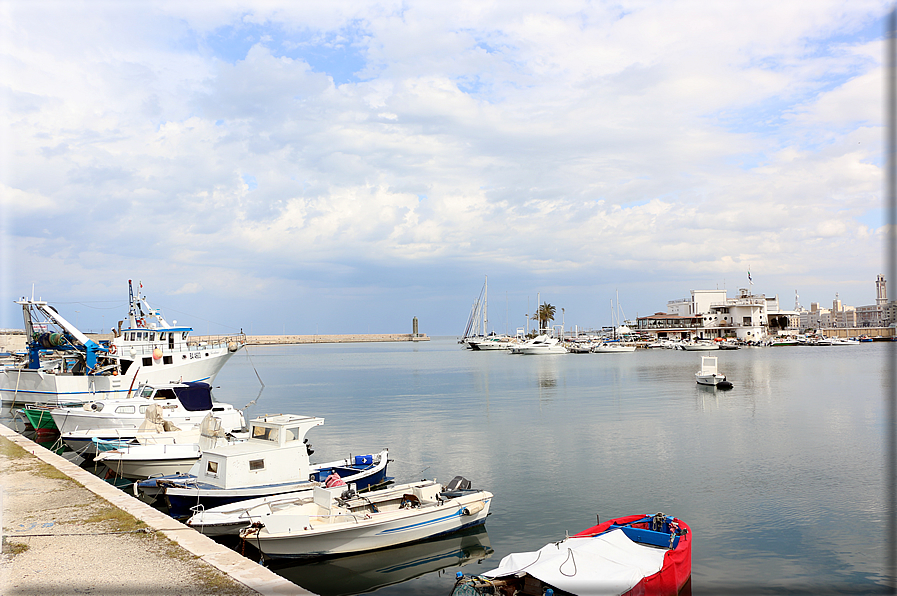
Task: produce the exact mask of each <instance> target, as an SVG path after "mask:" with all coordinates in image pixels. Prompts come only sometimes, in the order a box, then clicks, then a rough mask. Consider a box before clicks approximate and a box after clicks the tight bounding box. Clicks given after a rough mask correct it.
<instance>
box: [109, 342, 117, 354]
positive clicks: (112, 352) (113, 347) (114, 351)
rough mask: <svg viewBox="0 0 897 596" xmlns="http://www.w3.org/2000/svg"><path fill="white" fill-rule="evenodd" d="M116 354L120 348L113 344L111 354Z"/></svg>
mask: <svg viewBox="0 0 897 596" xmlns="http://www.w3.org/2000/svg"><path fill="white" fill-rule="evenodd" d="M116 352H118V346H116V345H115V344H112V345H111V346H109V353H110V354H115V353H116Z"/></svg>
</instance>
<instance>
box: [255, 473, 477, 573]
mask: <svg viewBox="0 0 897 596" xmlns="http://www.w3.org/2000/svg"><path fill="white" fill-rule="evenodd" d="M460 482H463V483H465V484H466V486H464V487H463V488H462V487H461V486H458V487H445V486H443V485H441V484H439V483H437V482H436V481H435V480H424V481H420V482H412V483H408V484H400V485H396V486H394V487H390V488H388V489H386V490H379V491H373V492H370V493H367V494H364V495H361V494H358V493H355V492H352V491H346V490H345V487H339V488H322V487H315V488H314V491H313V495H312V496H311V497H310V498H308V499H306V500H305V501H304V502H301V503H293V504H290V505H286V506H284V507H282V508H274V507H271V506H268V505H263V506H261V507H259V508H258V509H257V510H256V511H253V513H252V515H253V516H254V517H255V518H257V520H258V521H256V522H255V523H253V524H252V526H250V527H249V528H247V529H245V530H242V531H241V532H240V537H241V538H242V539H243V541H244V542H246V543H248V544H251V545H252V546H254V547H255V548H257V549H258V550H259V552H260V553H261V554H262V557H263V558H265V559H273V558H303V557H327V556H333V555H344V554H351V553H360V552H367V551H372V550H377V549H381V548H388V547H392V546H398V545H401V544H408V543H411V542H417V541H420V540H426V539H427V538H431V537H433V536H438V535H442V534H449V533H452V532H457V531H459V530H461V529H463V528H468V527H472V526H476V525H479V524H483V523H485V521H486V516H487V515H489V506H490V505H491V503H492V493H490V492H488V491H483V490H473V489H470V488H469V481H466V480H464V479H463V478H461V479H460Z"/></svg>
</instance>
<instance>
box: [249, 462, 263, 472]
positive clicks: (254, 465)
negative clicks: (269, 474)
mask: <svg viewBox="0 0 897 596" xmlns="http://www.w3.org/2000/svg"><path fill="white" fill-rule="evenodd" d="M264 469H265V460H263V459H251V460H249V471H250V472H252V471H254V470H264Z"/></svg>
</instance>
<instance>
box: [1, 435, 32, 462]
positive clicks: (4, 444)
mask: <svg viewBox="0 0 897 596" xmlns="http://www.w3.org/2000/svg"><path fill="white" fill-rule="evenodd" d="M0 455H2V456H3V457H9V458H12V459H16V458H20V457H28V456H29V455H31V454H30V453H28V452H27V451H25V450H24V449H22V448H21V447H19V446H18V445H16V444H15V443H13V442H12V441H10V440H9V439H7V438H6V437H0Z"/></svg>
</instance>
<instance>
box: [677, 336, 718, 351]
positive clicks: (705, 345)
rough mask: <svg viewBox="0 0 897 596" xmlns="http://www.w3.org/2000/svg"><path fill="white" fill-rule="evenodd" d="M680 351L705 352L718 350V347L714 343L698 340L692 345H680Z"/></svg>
mask: <svg viewBox="0 0 897 596" xmlns="http://www.w3.org/2000/svg"><path fill="white" fill-rule="evenodd" d="M682 349H683V350H688V351H689V352H702V351H707V350H718V349H719V346H718V345H717V344H716V342H713V341H708V340H706V339H700V340H698V341H696V342H693V343H685V344H682Z"/></svg>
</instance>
